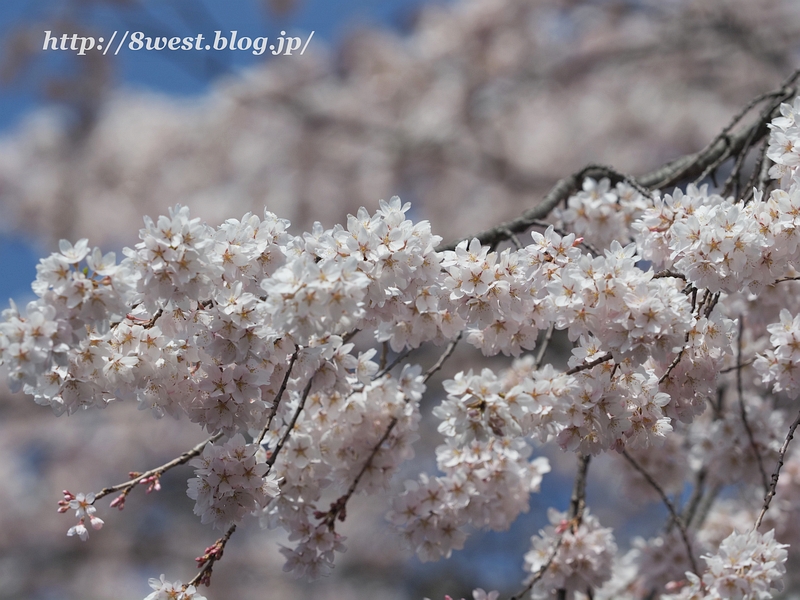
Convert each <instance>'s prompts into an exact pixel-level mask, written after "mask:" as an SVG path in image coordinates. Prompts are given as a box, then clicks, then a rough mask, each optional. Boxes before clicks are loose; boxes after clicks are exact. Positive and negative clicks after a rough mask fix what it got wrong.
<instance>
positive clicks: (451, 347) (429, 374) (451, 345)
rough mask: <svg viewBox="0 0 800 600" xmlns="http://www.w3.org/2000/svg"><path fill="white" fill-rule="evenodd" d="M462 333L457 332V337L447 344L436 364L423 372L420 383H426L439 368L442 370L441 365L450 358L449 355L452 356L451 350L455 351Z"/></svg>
mask: <svg viewBox="0 0 800 600" xmlns="http://www.w3.org/2000/svg"><path fill="white" fill-rule="evenodd" d="M462 333H463V332H461V331H459V332H458V335H457V336H456V337H455V339H454V340H453V341H452V342H450V343H449V344H447V348H445V351H444V352H442V355H441V356H440V357H439V360H437V361H436V362H435V363H434V364H433V365H432V366H431V368H430V369H428V370H427V371H425V375H424V376H423V377H422V382H423V383H427V382H428V380H429V379H430V378H431V377H433V374H434V373H436V371H438V370H439V369H441V368H442V365H443V364H444V363H445V361H446V360H447V359H448V358H450V355H452V354H453V350H455V349H456V345H457V344H458V341H459V340H460V339H461V334H462Z"/></svg>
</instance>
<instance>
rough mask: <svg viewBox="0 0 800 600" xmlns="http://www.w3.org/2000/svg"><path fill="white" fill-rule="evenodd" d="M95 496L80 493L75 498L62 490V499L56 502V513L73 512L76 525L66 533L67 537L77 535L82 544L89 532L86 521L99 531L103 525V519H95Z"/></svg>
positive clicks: (87, 537)
mask: <svg viewBox="0 0 800 600" xmlns="http://www.w3.org/2000/svg"><path fill="white" fill-rule="evenodd" d="M94 500H95V495H94V494H83V493H80V494H78V495H77V496H76V495H74V494H72V493H71V492H68V491H67V490H64V499H63V500H60V501H59V502H58V512H67V511H68V510H74V511H75V516H76V517H78V523H77V525H73V526H72V527H70V528H69V531H67V535H68V536H70V537H72V536H73V535H77V536H78V537H79V538H81V539H82V540H83V541H84V542H85V541H86V540H87V539H89V530H88V529H87V528H86V519H89V524H90V525H91V527H92V529H101V528H102V527H103V525H104V522H103V519H101V518H100V517H96V516H95V513H96V512H97V508H96V507H95V506H94Z"/></svg>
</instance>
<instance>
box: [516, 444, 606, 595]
mask: <svg viewBox="0 0 800 600" xmlns="http://www.w3.org/2000/svg"><path fill="white" fill-rule="evenodd" d="M591 458H592V457H591V455H588V454H587V455H580V456H578V471H577V473H576V474H575V483H574V484H573V486H572V496H571V498H570V509H569V518H570V520H571V521H572V523H571V526H572V528H573V531H574V528H577V527H579V526H580V522H581V519H582V518H583V510H584V508H585V506H586V474H587V472H588V470H589V461H590V460H591ZM569 529H570V527H565V528H564V529H563V530H562V531H561V533H560V535H559V536H558V539H556V543H555V545H554V546H553V550H552V552H551V553H550V556H549V557H548V558H547V561H545V563H544V564H543V565H542V566H541V567H539V570H538V571H536V573H535V574H534V575H533V577H532V578H531V579H530V581H528V583H527V584H526V585H525V587H524V588H523V589H521V590H520V591H519V592H517V593H516V594H514V595H513V596H511V598H509V600H521V599H522V598H524V597H525V596H526V595H527V594H528V592H530V591H531V590H532V589H533V586H534V585H536V583H537V582H538V581H540V580H541V579H542V577H544V574H545V573H546V572H547V569H549V568H550V565H552V564H553V561H554V560H555V558H556V556H557V555H558V549H559V548H560V547H561V543H562V542H563V541H564V535H565V534H566V533H567V531H568V530H569ZM561 591H563V590H558V592H557V593H558V594H560V593H561Z"/></svg>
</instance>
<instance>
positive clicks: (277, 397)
mask: <svg viewBox="0 0 800 600" xmlns="http://www.w3.org/2000/svg"><path fill="white" fill-rule="evenodd" d="M299 352H300V346H298V347H297V348H295V350H294V352H293V353H292V358H291V359H290V360H289V366H288V367H287V368H286V375H284V376H283V381H282V382H281V387H280V388H279V389H278V393H277V394H276V395H275V400H274V401H273V403H272V410H270V412H269V417H267V423H266V425H264V428H263V429H262V430H261V433H260V434H259V435H258V439H257V440H256V444H260V443H261V442H262V441H263V439H264V436H265V435H267V432H268V431H269V428H270V425H272V420H273V419H274V418H275V415H276V414H278V405H279V404H280V402H281V398H282V397H283V392H284V391H286V384H287V383H288V382H289V376H290V375H291V374H292V368H293V367H294V363H295V361H296V360H297V354H298V353H299Z"/></svg>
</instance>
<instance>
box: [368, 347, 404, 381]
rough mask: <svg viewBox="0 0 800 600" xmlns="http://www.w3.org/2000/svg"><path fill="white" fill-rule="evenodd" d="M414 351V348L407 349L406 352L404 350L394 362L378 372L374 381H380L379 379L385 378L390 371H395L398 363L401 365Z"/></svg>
mask: <svg viewBox="0 0 800 600" xmlns="http://www.w3.org/2000/svg"><path fill="white" fill-rule="evenodd" d="M413 350H414V348H406V349H405V350H403V351H402V352H401V353H400V354H398V355H397V356H395V357H394V360H392V362H390V363H389V364H388V365H386V366H385V367H384V368H383V369H381V370H380V371H378V372H377V373H376V374H375V377H373V379H378V378H380V377H383V376H384V375H386V374H387V373H388V372H389V371H391V370H392V369H394V368H395V367H396V366H397V365H398V363H400V362H401V361H402V360H403V359H404V358H405V357H406V356H408V355H409V354H411V352H412V351H413Z"/></svg>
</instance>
